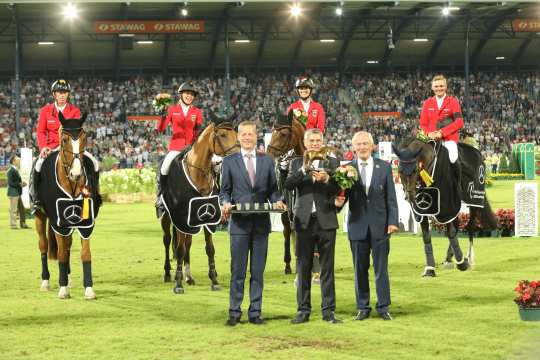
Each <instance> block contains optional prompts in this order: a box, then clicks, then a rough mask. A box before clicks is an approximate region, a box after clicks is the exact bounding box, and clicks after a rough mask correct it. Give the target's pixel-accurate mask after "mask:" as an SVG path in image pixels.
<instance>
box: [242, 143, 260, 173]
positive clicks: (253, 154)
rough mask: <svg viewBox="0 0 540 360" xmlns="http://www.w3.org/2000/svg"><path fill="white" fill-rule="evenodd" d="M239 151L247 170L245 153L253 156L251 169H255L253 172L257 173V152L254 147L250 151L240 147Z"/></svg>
mask: <svg viewBox="0 0 540 360" xmlns="http://www.w3.org/2000/svg"><path fill="white" fill-rule="evenodd" d="M240 152H241V153H242V160H244V165H245V166H246V170H247V160H248V159H247V157H246V154H251V155H252V156H253V158H252V160H253V170H255V174H257V153H256V152H255V149H253V150H252V151H245V150H244V149H241V150H240Z"/></svg>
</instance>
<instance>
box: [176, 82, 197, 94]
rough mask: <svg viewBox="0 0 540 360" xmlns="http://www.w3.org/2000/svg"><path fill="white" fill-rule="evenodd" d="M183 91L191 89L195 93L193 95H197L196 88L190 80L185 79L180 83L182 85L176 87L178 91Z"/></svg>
mask: <svg viewBox="0 0 540 360" xmlns="http://www.w3.org/2000/svg"><path fill="white" fill-rule="evenodd" d="M184 91H191V92H193V93H194V94H195V96H198V95H199V91H198V90H197V88H196V87H195V85H193V82H192V81H186V82H184V83H182V85H180V87H179V88H178V93H179V94H181V93H183V92H184Z"/></svg>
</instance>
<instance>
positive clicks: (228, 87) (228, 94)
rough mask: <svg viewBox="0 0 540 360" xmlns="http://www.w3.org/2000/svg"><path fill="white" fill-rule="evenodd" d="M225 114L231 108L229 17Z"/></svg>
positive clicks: (226, 31)
mask: <svg viewBox="0 0 540 360" xmlns="http://www.w3.org/2000/svg"><path fill="white" fill-rule="evenodd" d="M223 26H224V28H225V84H224V85H225V89H224V92H223V93H224V98H225V99H224V100H225V114H226V116H227V117H228V116H229V111H230V110H231V69H230V49H229V17H228V16H227V17H226V18H225V24H223Z"/></svg>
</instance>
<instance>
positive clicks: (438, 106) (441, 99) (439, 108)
mask: <svg viewBox="0 0 540 360" xmlns="http://www.w3.org/2000/svg"><path fill="white" fill-rule="evenodd" d="M445 98H446V95H444V96H443V97H442V98H440V97H438V96H435V100H437V109H438V110H441V106H442V103H443V101H444V99H445Z"/></svg>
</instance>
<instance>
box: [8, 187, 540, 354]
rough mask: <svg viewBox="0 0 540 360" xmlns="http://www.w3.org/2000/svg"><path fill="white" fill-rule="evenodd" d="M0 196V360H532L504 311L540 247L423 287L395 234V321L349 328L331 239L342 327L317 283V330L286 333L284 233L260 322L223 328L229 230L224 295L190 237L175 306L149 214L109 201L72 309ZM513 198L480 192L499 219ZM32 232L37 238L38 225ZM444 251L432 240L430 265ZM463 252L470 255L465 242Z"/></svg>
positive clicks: (221, 255)
mask: <svg viewBox="0 0 540 360" xmlns="http://www.w3.org/2000/svg"><path fill="white" fill-rule="evenodd" d="M0 190H1V191H2V193H1V197H0V214H1V215H0V219H1V221H0V223H1V224H2V226H0V243H1V246H2V249H1V250H0V286H1V290H0V359H34V358H35V359H83V358H84V359H179V358H182V359H331V358H332V359H415V360H418V359H540V350H538V343H540V324H539V323H527V322H522V321H520V320H519V317H518V313H517V307H516V305H515V304H514V303H513V302H512V299H513V296H514V294H513V289H514V287H515V285H516V282H517V281H518V280H520V279H531V280H532V279H539V278H540V266H539V257H540V238H520V239H518V238H515V239H514V238H483V239H478V240H477V242H476V256H477V265H476V267H475V269H474V270H472V271H468V272H464V273H462V272H459V271H457V270H445V269H438V277H437V278H433V279H423V278H421V277H420V274H421V272H422V270H423V263H424V255H423V247H422V240H421V238H420V237H419V236H414V235H409V234H399V235H397V236H394V237H393V238H392V240H391V254H390V278H391V285H392V302H393V304H392V307H391V313H392V314H393V316H394V318H395V320H394V321H391V322H385V321H382V320H381V319H379V318H377V317H372V318H370V319H368V320H366V321H363V322H355V321H353V320H352V319H353V315H355V304H354V285H353V275H352V265H351V255H350V250H349V246H348V241H347V238H346V235H343V234H341V233H340V235H339V236H338V240H337V249H336V291H337V316H338V317H340V318H342V319H343V320H344V323H343V324H340V325H330V324H327V323H325V322H323V321H322V320H321V314H320V309H319V304H320V295H319V294H320V292H319V288H318V287H317V286H315V287H314V289H313V296H312V299H313V308H314V311H313V314H312V320H311V321H310V322H309V323H307V324H303V325H297V326H293V325H291V324H290V323H289V321H290V319H291V318H292V317H293V315H294V313H295V309H296V301H295V299H296V298H295V288H294V286H293V279H294V277H293V275H284V274H283V264H282V257H283V250H282V247H283V245H282V241H281V236H280V234H278V233H273V234H272V235H271V239H270V249H269V256H268V263H267V271H266V274H265V290H264V301H263V316H264V317H265V319H266V320H267V323H266V324H265V325H263V326H255V325H251V324H247V323H244V324H241V325H239V326H237V327H235V328H229V327H226V326H224V322H225V320H226V318H227V309H228V281H229V249H228V244H229V242H228V237H227V234H226V233H219V234H218V235H217V236H216V237H215V244H216V248H217V256H216V258H217V259H216V260H217V269H218V273H219V279H220V282H221V284H222V285H223V290H222V291H220V292H211V291H210V282H209V280H208V278H207V275H206V274H207V266H206V255H205V253H204V241H203V239H202V237H201V236H199V235H198V236H197V237H196V238H195V240H194V245H193V249H192V271H193V273H194V276H195V278H196V280H197V284H196V285H195V286H193V287H186V293H185V294H183V295H174V294H173V293H172V291H171V289H172V284H164V283H163V282H162V275H163V273H162V267H163V247H162V243H161V233H160V227H159V224H158V222H157V221H156V220H155V218H154V211H153V206H152V204H130V205H114V204H108V203H107V204H105V206H104V207H103V209H102V212H101V213H100V217H99V219H98V223H97V226H96V229H95V231H94V236H93V238H92V240H91V247H92V254H93V265H94V268H93V272H94V282H95V286H94V288H95V290H96V293H97V295H98V300H97V301H94V302H88V301H85V300H83V289H82V267H81V265H80V262H79V259H78V250H79V249H80V244H79V243H78V242H75V243H74V251H73V252H72V254H74V256H73V259H72V268H73V281H74V287H73V289H72V299H70V300H64V301H61V300H58V299H57V291H58V286H57V282H58V267H57V265H56V263H51V266H50V268H51V283H52V285H53V290H52V291H51V292H48V293H41V292H40V291H39V284H40V279H39V276H40V260H39V250H38V248H37V237H36V235H35V231H34V230H9V229H8V228H9V223H8V217H7V199H6V197H5V189H0ZM512 194H513V183H511V182H503V181H501V182H497V183H496V185H495V186H494V187H493V188H491V189H490V191H489V196H490V199H491V201H492V204H493V207H494V208H497V207H512V206H513V199H512ZM29 225H31V226H32V228H33V227H34V226H33V221H30V222H29ZM447 244H448V242H447V240H446V239H442V238H435V239H434V247H435V255H436V258H437V261H442V259H443V255H444V253H445V250H446V247H447ZM461 245H462V248H464V249H465V248H466V242H465V241H463V240H462V242H461ZM371 279H373V276H371ZM373 288H374V287H373V284H372V289H373ZM374 295H375V294H372V299H373V301H374V298H373V296H374ZM244 304H246V302H244ZM246 308H247V305H246V306H244V310H245V309H246Z"/></svg>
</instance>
